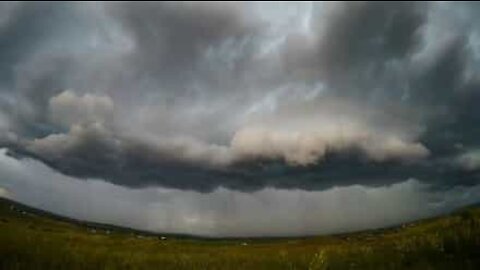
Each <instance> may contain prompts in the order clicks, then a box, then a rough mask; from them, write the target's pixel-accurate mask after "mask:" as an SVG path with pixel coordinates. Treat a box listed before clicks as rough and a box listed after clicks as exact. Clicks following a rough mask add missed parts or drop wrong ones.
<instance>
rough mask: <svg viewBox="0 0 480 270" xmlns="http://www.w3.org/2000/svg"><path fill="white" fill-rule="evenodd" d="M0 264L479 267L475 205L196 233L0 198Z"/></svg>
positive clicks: (69, 266) (71, 266)
mask: <svg viewBox="0 0 480 270" xmlns="http://www.w3.org/2000/svg"><path fill="white" fill-rule="evenodd" d="M0 258H1V262H0V268H1V269H480V208H476V207H470V208H466V209H462V210H460V211H457V212H455V213H453V214H451V215H447V216H444V217H440V218H436V219H430V220H425V221H421V222H416V223H412V224H408V225H404V226H400V227H398V228H394V229H387V230H373V231H366V232H359V233H352V234H344V235H335V236H319V237H308V238H283V239H216V240H212V239H200V238H191V237H175V236H162V235H151V234H150V235H149V234H142V233H139V232H137V231H130V230H128V229H120V228H116V227H109V226H100V225H92V224H88V225H85V224H83V225H82V224H79V223H76V222H70V221H67V220H59V219H56V218H53V217H52V216H49V215H43V214H41V212H37V211H32V210H31V209H29V208H22V206H21V205H17V204H15V203H13V202H10V201H7V200H0Z"/></svg>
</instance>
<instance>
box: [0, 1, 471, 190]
mask: <svg viewBox="0 0 480 270" xmlns="http://www.w3.org/2000/svg"><path fill="white" fill-rule="evenodd" d="M465 5H466V4H462V3H461V4H453V3H428V4H427V3H407V2H401V3H396V4H386V3H370V2H362V3H327V4H325V3H322V4H318V5H317V4H315V5H306V4H305V5H303V6H302V5H301V7H302V8H298V9H290V10H289V11H288V12H287V11H286V10H283V9H282V8H281V7H282V6H281V5H280V8H279V9H278V11H276V12H277V13H275V12H273V13H269V12H268V11H267V10H266V9H261V7H262V6H261V5H255V4H248V3H234V4H214V3H199V4H197V3H137V2H131V3H92V4H90V3H63V4H54V3H39V4H34V3H20V4H9V5H7V6H6V8H5V9H2V12H1V13H0V17H1V18H0V48H1V49H2V50H0V60H2V61H0V62H1V63H2V64H0V70H2V71H5V72H2V75H0V76H1V80H0V81H1V82H0V104H1V105H2V106H1V109H0V143H1V145H3V146H5V147H8V148H9V150H10V153H11V154H12V155H14V156H17V157H19V158H20V157H22V156H28V157H30V158H35V159H38V160H40V161H42V162H44V163H45V164H47V165H49V166H50V167H52V168H54V169H56V170H58V171H59V172H62V173H64V174H67V175H70V176H75V177H80V178H101V179H104V180H106V181H109V182H112V183H115V184H120V185H124V186H127V187H145V186H163V187H173V188H179V189H190V190H197V191H213V190H215V188H218V187H226V188H230V189H238V190H243V191H252V190H259V189H262V188H265V187H276V188H290V189H292V188H299V189H306V190H319V189H326V188H329V187H331V186H348V185H353V184H360V185H366V186H382V185H389V184H392V183H397V182H401V181H404V180H405V179H409V178H416V179H419V181H423V182H427V183H432V184H433V183H435V185H437V187H451V186H456V185H473V184H476V183H477V180H478V175H476V174H475V173H471V172H470V173H468V172H466V171H465V170H462V169H461V168H460V167H458V166H455V164H453V163H452V162H448V161H445V160H448V159H455V158H456V157H458V156H460V155H461V154H462V151H463V150H461V149H458V147H455V145H460V144H461V145H464V146H465V147H466V148H468V149H470V148H476V147H478V142H477V139H476V138H478V136H477V135H479V134H478V131H477V130H476V128H475V123H476V122H477V121H478V119H477V118H478V115H480V114H479V113H478V112H477V110H478V109H477V108H478V106H475V104H476V101H478V97H479V95H478V93H479V92H478V85H479V84H478V82H479V78H480V77H478V68H479V66H478V63H479V62H478V58H479V57H478V51H479V49H478V48H479V44H480V42H478V40H480V39H479V37H478V29H480V25H479V22H478V20H476V19H475V17H476V16H475V12H472V11H471V10H472V9H471V8H467V7H465ZM292 10H297V12H298V13H295V12H293V11H292ZM45 14H49V16H45ZM272 14H273V15H272ZM287 15H288V16H287ZM286 25H289V27H285V26H286ZM443 29H450V31H443ZM19 33H23V34H19ZM66 89H69V90H66ZM445 164H449V165H445Z"/></svg>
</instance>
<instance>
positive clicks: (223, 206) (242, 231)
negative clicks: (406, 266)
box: [0, 149, 480, 237]
mask: <svg viewBox="0 0 480 270" xmlns="http://www.w3.org/2000/svg"><path fill="white" fill-rule="evenodd" d="M0 172H1V178H0V179H1V180H0V185H1V186H2V187H1V188H0V193H1V192H2V190H8V194H9V196H10V197H11V198H12V199H15V200H18V201H21V202H23V203H27V204H29V205H32V206H34V207H39V208H41V209H46V210H49V211H53V212H55V213H58V214H62V215H66V216H69V217H73V218H77V219H88V220H92V221H96V222H107V223H113V224H119V225H124V226H131V227H134V228H138V229H146V230H152V231H157V232H173V233H190V234H197V235H198V234H199V235H205V236H215V237H220V236H286V235H290V236H293V235H305V234H319V233H320V234H324V233H337V232H344V231H352V230H360V229H366V228H375V227H382V226H388V225H393V224H398V223H400V222H406V221H410V220H414V219H418V218H425V217H429V216H432V215H436V214H439V213H444V212H448V211H450V210H452V209H455V208H457V207H460V206H462V205H465V204H469V203H472V202H475V201H476V199H477V198H478V195H479V192H480V187H479V186H478V185H476V186H472V187H468V188H467V187H457V188H454V189H450V190H446V191H432V190H431V189H429V187H428V186H427V185H425V184H422V183H421V182H419V181H417V180H412V179H410V180H407V181H402V182H401V183H397V184H394V185H390V186H384V187H376V188H368V187H363V186H359V185H354V186H349V187H334V188H330V189H327V190H324V191H302V190H298V189H295V190H277V189H264V190H261V191H256V192H252V193H245V192H238V191H232V190H227V189H223V188H220V189H216V190H215V191H213V192H212V193H197V192H192V191H181V190H175V189H165V188H158V187H157V188H153V187H152V188H144V189H134V190H132V189H128V188H125V187H122V186H117V185H113V184H110V183H106V182H104V181H99V180H95V179H88V180H87V181H79V180H78V179H75V178H72V177H69V176H65V175H62V174H59V173H57V172H55V171H54V170H51V169H50V168H48V167H46V166H45V165H43V164H42V163H40V162H38V161H35V160H32V159H24V160H17V159H14V158H12V157H9V156H7V155H6V151H5V149H2V150H0ZM0 196H1V194H0ZM285 213H288V215H286V214H285Z"/></svg>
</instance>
